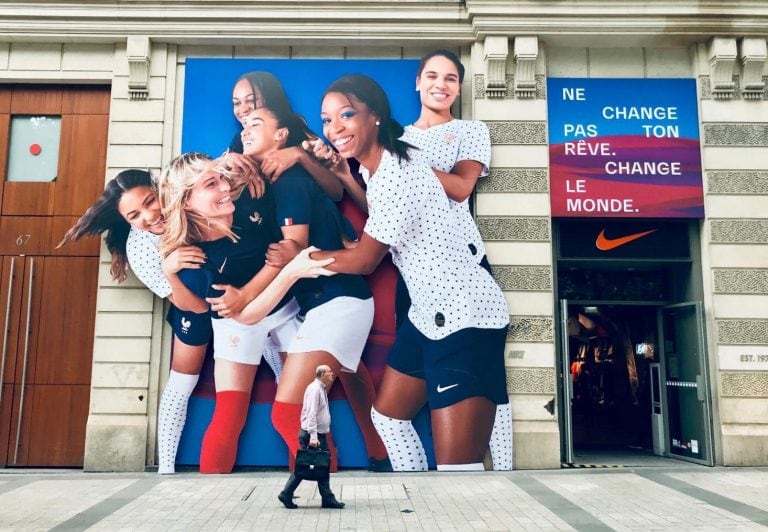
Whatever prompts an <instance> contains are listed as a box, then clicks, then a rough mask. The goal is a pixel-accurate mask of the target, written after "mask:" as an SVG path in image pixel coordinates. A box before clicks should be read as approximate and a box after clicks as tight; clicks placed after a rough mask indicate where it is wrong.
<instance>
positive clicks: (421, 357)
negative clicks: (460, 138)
mask: <svg viewBox="0 0 768 532" xmlns="http://www.w3.org/2000/svg"><path fill="white" fill-rule="evenodd" d="M322 120H323V124H324V127H323V132H324V133H325V136H326V137H327V138H328V140H329V141H330V142H331V143H332V144H333V145H334V147H335V148H336V149H337V150H338V151H339V153H340V155H341V157H343V158H344V159H343V160H339V161H338V164H336V165H335V166H334V170H335V171H336V172H337V174H338V175H339V178H340V179H341V180H342V182H348V181H349V179H350V178H349V166H348V165H347V164H346V159H349V158H355V159H357V160H358V161H359V162H360V165H361V172H362V174H363V178H364V180H365V181H366V184H367V191H366V200H367V204H368V211H369V218H368V221H367V222H366V225H365V229H364V234H363V236H362V237H361V238H360V240H359V243H358V245H357V247H356V248H354V249H347V250H337V251H331V252H322V253H317V252H316V253H313V254H312V257H313V258H325V257H331V256H332V257H334V258H335V259H336V260H335V262H334V263H333V264H332V265H330V266H329V268H328V269H330V270H333V271H338V272H343V273H368V272H370V271H372V270H373V268H375V267H376V265H377V264H378V263H379V261H380V260H381V259H382V258H383V257H384V255H386V253H387V251H389V252H390V253H391V255H392V260H393V262H394V264H395V266H397V268H398V270H399V271H400V273H401V274H402V276H403V278H404V280H405V283H406V285H407V286H408V289H409V292H410V294H411V296H412V298H413V303H412V306H411V308H410V310H409V312H408V317H407V319H406V320H405V322H404V323H403V324H402V326H400V327H399V328H398V331H397V338H396V340H395V344H394V345H393V347H392V351H391V352H390V356H389V359H388V361H387V368H386V370H385V373H384V377H383V380H382V383H381V387H380V388H379V391H378V396H377V399H376V402H375V404H374V408H373V410H372V417H373V420H374V423H375V424H376V428H377V429H378V430H379V434H380V436H381V437H382V439H383V440H384V443H385V445H386V446H387V451H388V452H389V456H390V459H391V460H392V464H393V468H395V469H396V470H422V469H425V468H426V456H425V455H424V450H423V447H422V446H420V442H419V445H416V442H415V441H414V438H415V439H416V440H417V439H418V436H416V435H415V432H412V426H411V425H410V420H411V419H412V418H413V416H414V415H415V414H416V413H417V412H418V411H419V409H420V408H421V407H422V406H423V405H424V404H425V403H428V404H429V407H430V409H431V414H432V416H431V417H432V432H433V438H434V443H435V456H436V460H437V465H438V469H439V470H482V469H483V464H482V461H483V457H484V455H485V452H486V450H487V449H488V443H489V440H490V437H491V432H492V429H493V423H494V419H495V414H496V405H497V404H505V403H507V402H508V398H507V395H506V380H505V375H504V361H503V350H504V341H505V338H506V328H507V325H508V322H509V315H508V310H507V306H506V302H505V300H504V297H503V295H502V292H501V289H500V288H499V287H498V285H497V284H496V283H495V281H494V280H493V278H492V277H491V275H490V274H489V273H488V272H487V271H486V270H485V269H483V268H482V267H481V266H480V265H479V264H478V261H477V259H476V258H475V257H474V256H473V255H472V253H471V251H470V249H469V247H468V245H467V242H466V238H465V236H464V234H463V233H462V231H461V230H460V228H459V226H458V224H457V223H456V216H455V215H454V214H453V212H452V211H451V207H450V205H449V201H448V197H447V196H446V193H445V190H444V189H443V186H442V184H441V183H440V181H439V180H438V178H437V176H436V175H435V173H434V172H433V171H432V169H431V168H430V167H429V166H428V165H426V164H424V163H423V162H419V161H418V160H417V158H416V157H414V158H412V154H413V153H414V151H415V150H412V149H411V148H412V146H410V145H409V144H407V143H405V142H403V141H402V140H400V137H401V135H402V134H403V128H402V126H400V124H398V123H397V122H396V121H395V120H394V119H392V117H391V115H390V107H389V102H388V100H387V97H386V94H385V93H384V91H383V90H382V89H381V87H380V86H379V85H378V84H377V83H376V82H375V81H374V80H372V79H371V78H369V77H367V76H363V75H359V74H351V75H347V76H344V77H342V78H340V79H338V80H337V81H335V82H334V83H333V84H332V85H331V87H330V88H329V89H328V90H327V91H326V93H325V96H324V98H323V104H322Z"/></svg>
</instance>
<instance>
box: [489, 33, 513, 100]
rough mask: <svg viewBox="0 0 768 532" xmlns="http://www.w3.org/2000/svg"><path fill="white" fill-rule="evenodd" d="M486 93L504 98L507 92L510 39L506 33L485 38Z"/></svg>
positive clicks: (492, 96) (491, 96) (493, 96)
mask: <svg viewBox="0 0 768 532" xmlns="http://www.w3.org/2000/svg"><path fill="white" fill-rule="evenodd" d="M484 48H485V58H484V59H485V95H486V97H488V98H504V96H506V94H507V75H506V74H507V56H509V40H508V39H507V37H506V36H504V35H488V36H487V37H486V38H485V46H484Z"/></svg>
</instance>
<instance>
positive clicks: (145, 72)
mask: <svg viewBox="0 0 768 532" xmlns="http://www.w3.org/2000/svg"><path fill="white" fill-rule="evenodd" d="M151 53H152V45H151V44H150V41H149V37H147V36H133V37H128V46H127V49H126V54H127V56H128V98H129V99H131V100H146V99H147V98H148V97H149V62H150V55H151Z"/></svg>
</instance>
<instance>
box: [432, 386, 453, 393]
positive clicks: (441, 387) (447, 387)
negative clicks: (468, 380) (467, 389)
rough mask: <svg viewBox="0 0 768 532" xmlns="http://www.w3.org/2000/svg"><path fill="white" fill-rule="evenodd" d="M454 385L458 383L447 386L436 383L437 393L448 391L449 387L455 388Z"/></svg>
mask: <svg viewBox="0 0 768 532" xmlns="http://www.w3.org/2000/svg"><path fill="white" fill-rule="evenodd" d="M456 386H458V384H450V385H448V386H440V385H439V384H438V385H437V393H443V392H445V391H448V390H450V389H451V388H455V387H456Z"/></svg>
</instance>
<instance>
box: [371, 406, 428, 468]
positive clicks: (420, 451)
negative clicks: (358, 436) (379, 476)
mask: <svg viewBox="0 0 768 532" xmlns="http://www.w3.org/2000/svg"><path fill="white" fill-rule="evenodd" d="M371 420H372V421H373V425H374V427H376V432H378V433H379V437H380V438H381V441H383V442H384V447H386V448H387V454H388V455H389V461H390V462H391V463H392V470H393V471H426V470H427V469H428V467H427V453H426V452H424V445H422V443H421V439H420V438H419V435H418V434H417V433H416V429H415V428H414V427H413V423H411V421H410V420H402V419H395V418H391V417H387V416H385V415H384V414H381V413H380V412H378V411H376V409H375V408H371Z"/></svg>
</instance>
